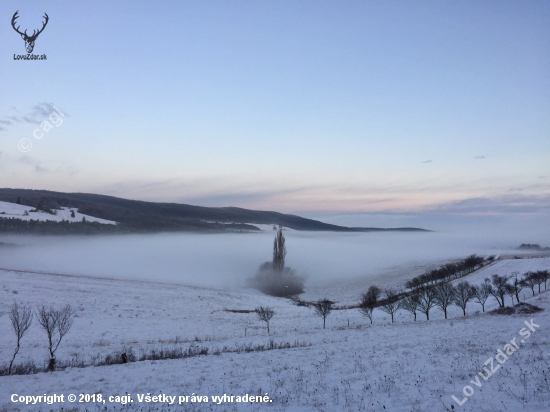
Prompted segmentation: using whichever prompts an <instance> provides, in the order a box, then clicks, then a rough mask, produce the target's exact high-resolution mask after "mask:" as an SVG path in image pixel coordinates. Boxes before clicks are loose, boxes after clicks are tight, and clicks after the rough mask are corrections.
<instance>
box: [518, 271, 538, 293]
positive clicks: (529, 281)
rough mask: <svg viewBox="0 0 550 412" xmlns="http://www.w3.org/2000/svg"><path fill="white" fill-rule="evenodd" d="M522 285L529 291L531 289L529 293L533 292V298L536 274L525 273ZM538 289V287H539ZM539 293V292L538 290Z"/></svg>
mask: <svg viewBox="0 0 550 412" xmlns="http://www.w3.org/2000/svg"><path fill="white" fill-rule="evenodd" d="M522 282H523V284H524V285H525V286H527V287H528V288H529V289H531V292H533V296H535V286H537V284H538V279H537V274H536V272H527V273H526V274H525V275H524V278H523V281H522ZM539 288H540V285H539ZM539 292H540V290H539Z"/></svg>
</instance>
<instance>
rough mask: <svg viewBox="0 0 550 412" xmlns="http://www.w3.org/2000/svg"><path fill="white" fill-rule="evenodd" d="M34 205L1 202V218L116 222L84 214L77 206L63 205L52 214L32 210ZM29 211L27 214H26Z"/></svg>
mask: <svg viewBox="0 0 550 412" xmlns="http://www.w3.org/2000/svg"><path fill="white" fill-rule="evenodd" d="M33 209H34V208H33V207H30V206H25V205H18V204H16V203H8V202H0V218H15V219H21V220H31V219H32V220H53V221H56V222H61V221H62V220H68V221H70V222H80V221H81V220H82V218H83V217H84V218H86V220H87V221H88V222H98V223H103V224H108V225H114V224H116V222H113V221H111V220H105V219H100V218H97V217H93V216H88V215H84V214H82V213H79V212H78V209H76V208H68V207H62V208H61V210H58V211H57V214H56V215H52V214H50V213H46V212H42V211H39V212H31V210H33ZM71 210H74V212H75V213H74V214H75V217H71ZM25 212H27V214H25Z"/></svg>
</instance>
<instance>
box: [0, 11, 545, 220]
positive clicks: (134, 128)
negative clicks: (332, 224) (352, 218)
mask: <svg viewBox="0 0 550 412" xmlns="http://www.w3.org/2000/svg"><path fill="white" fill-rule="evenodd" d="M16 10H19V14H20V18H19V24H20V25H21V27H22V28H23V29H24V28H28V29H29V31H30V32H32V30H33V29H34V28H39V27H40V25H41V17H42V15H43V13H44V12H47V13H48V15H49V16H50V21H49V23H48V26H47V27H46V29H45V30H44V32H43V33H42V34H40V36H39V38H38V39H37V41H36V46H35V50H34V53H35V54H42V53H46V54H47V56H48V60H47V61H14V60H13V55H14V54H24V52H25V49H24V43H23V40H22V39H21V38H20V37H19V35H17V33H15V31H14V30H13V29H12V28H11V25H10V20H11V16H12V15H13V13H14V12H15V11H16ZM549 21H550V3H548V2H547V1H529V2H523V1H502V0H499V1H481V2H480V1H204V0H202V1H157V2H152V1H151V2H145V1H140V2H137V1H116V2H112V1H99V0H96V1H93V2H92V1H79V2H74V1H71V2H69V1H55V2H53V1H24V2H22V1H10V0H3V1H2V3H1V4H0V22H1V23H0V38H1V39H2V42H1V47H0V74H1V77H0V79H1V84H0V93H1V95H0V96H1V99H0V128H1V129H3V130H0V152H1V155H0V186H1V187H23V188H37V189H38V188H41V189H51V190H59V191H80V192H95V193H104V194H111V195H116V196H122V197H130V198H138V199H146V200H155V201H178V202H186V203H193V204H201V205H207V206H229V205H231V206H241V207H248V208H258V209H276V210H281V211H288V212H297V211H300V212H306V211H322V212H326V211H329V212H378V213H381V212H384V213H386V212H387V213H402V212H405V213H416V212H429V211H434V210H435V211H437V212H438V213H440V212H442V211H448V213H459V214H495V213H539V212H541V211H544V210H548V205H549V204H550V163H549V161H548V160H549V159H550V25H549V24H548V22H549ZM43 102H46V103H51V104H53V105H56V106H57V107H59V108H60V109H61V110H62V111H63V112H64V113H67V116H66V117H65V118H64V119H63V120H64V121H63V124H61V125H60V126H59V127H54V128H53V130H51V131H50V132H48V133H45V134H44V137H43V138H42V139H40V140H37V139H35V138H34V137H33V135H32V132H33V130H34V129H35V128H36V127H39V126H38V125H36V124H33V123H32V121H35V120H36V121H42V120H46V116H45V115H44V110H42V112H41V111H40V110H34V109H33V108H35V107H36V106H37V105H38V104H40V103H43ZM41 107H42V108H43V109H44V108H47V107H48V106H45V105H43V106H41ZM48 110H49V109H46V111H48ZM25 116H27V121H25V120H24V118H25ZM29 116H31V117H30V119H31V121H29ZM33 119H34V120H33ZM9 123H11V124H9ZM24 138H28V139H29V140H30V141H31V143H32V145H33V147H32V149H31V150H30V151H29V152H27V153H23V152H21V151H20V150H19V149H18V142H19V141H20V140H21V139H24Z"/></svg>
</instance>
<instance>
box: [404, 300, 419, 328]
mask: <svg viewBox="0 0 550 412" xmlns="http://www.w3.org/2000/svg"><path fill="white" fill-rule="evenodd" d="M419 305H420V297H419V296H418V293H413V294H411V295H409V296H406V297H404V298H403V299H401V309H404V310H406V311H407V312H411V313H412V314H413V315H414V321H415V322H416V312H417V311H418V309H419Z"/></svg>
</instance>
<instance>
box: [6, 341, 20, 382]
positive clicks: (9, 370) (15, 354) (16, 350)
mask: <svg viewBox="0 0 550 412" xmlns="http://www.w3.org/2000/svg"><path fill="white" fill-rule="evenodd" d="M17 352H19V341H17V348H16V349H15V353H14V354H13V358H11V362H10V367H9V369H8V375H11V367H12V365H13V361H14V360H15V357H16V356H17Z"/></svg>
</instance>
